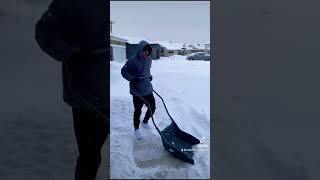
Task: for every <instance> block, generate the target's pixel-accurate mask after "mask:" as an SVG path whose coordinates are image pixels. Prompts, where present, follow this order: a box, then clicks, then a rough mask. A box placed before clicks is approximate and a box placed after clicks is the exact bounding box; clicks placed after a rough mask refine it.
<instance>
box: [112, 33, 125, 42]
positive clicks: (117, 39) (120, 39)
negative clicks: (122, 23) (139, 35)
mask: <svg viewBox="0 0 320 180" xmlns="http://www.w3.org/2000/svg"><path fill="white" fill-rule="evenodd" d="M110 38H111V40H116V41H122V42H126V41H128V40H127V39H125V38H124V37H122V36H118V35H115V34H113V33H110Z"/></svg>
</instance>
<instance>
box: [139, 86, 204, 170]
mask: <svg viewBox="0 0 320 180" xmlns="http://www.w3.org/2000/svg"><path fill="white" fill-rule="evenodd" d="M153 92H154V93H155V94H156V95H157V96H158V97H159V98H160V99H161V101H162V103H163V105H164V107H165V109H166V112H167V114H168V116H169V117H170V119H171V124H170V125H169V126H167V127H166V128H164V129H163V130H162V131H160V130H159V128H158V126H157V125H156V124H155V122H154V119H153V115H152V114H153V113H152V111H151V106H150V104H149V103H148V102H147V101H146V100H145V99H144V98H143V97H141V96H138V97H140V98H141V99H142V100H143V101H144V102H145V103H146V105H147V107H148V109H149V110H150V113H151V118H152V122H153V124H154V126H155V128H156V129H157V131H158V133H159V134H160V136H161V139H162V144H163V147H164V148H165V149H166V150H167V151H168V152H169V153H171V154H172V155H173V156H174V157H176V158H178V159H180V160H183V161H185V162H188V163H190V164H194V160H193V159H192V157H193V151H192V145H196V144H199V143H200V140H199V139H197V138H195V137H194V136H192V135H190V134H188V133H186V132H184V131H182V130H181V129H180V128H179V127H178V125H177V124H176V122H175V121H174V120H173V118H172V117H171V115H170V114H169V112H168V109H167V107H166V104H165V103H164V100H163V99H162V97H161V96H160V95H159V94H158V93H157V92H156V91H154V90H153ZM134 93H135V92H134ZM135 94H137V93H135Z"/></svg>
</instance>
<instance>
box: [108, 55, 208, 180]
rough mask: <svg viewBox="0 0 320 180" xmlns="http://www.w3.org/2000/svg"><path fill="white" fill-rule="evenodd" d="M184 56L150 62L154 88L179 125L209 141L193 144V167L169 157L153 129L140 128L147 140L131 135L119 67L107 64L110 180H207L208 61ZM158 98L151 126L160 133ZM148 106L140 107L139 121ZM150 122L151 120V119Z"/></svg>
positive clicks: (162, 120) (162, 118) (163, 122)
mask: <svg viewBox="0 0 320 180" xmlns="http://www.w3.org/2000/svg"><path fill="white" fill-rule="evenodd" d="M185 58H186V57H185V56H179V55H174V56H170V57H161V58H160V60H156V61H153V64H152V68H151V73H152V75H153V81H152V84H153V87H154V89H155V91H157V92H158V93H159V94H160V95H161V96H162V97H163V99H164V101H165V103H166V105H167V108H168V110H169V112H170V114H171V116H172V117H173V118H174V120H175V121H176V123H177V124H178V126H179V127H180V128H181V129H182V130H183V131H186V132H188V133H190V134H192V135H194V136H195V137H197V138H199V139H202V138H203V137H205V139H206V140H207V141H205V143H204V144H203V145H205V146H206V147H198V146H195V148H196V149H197V151H195V152H194V160H195V165H191V164H188V163H186V162H183V161H181V160H179V159H176V158H174V157H173V156H171V155H170V154H169V153H168V152H167V151H166V150H165V149H164V148H163V146H162V142H161V138H160V136H159V134H158V133H157V131H156V130H155V128H154V126H153V124H150V125H151V126H152V130H145V129H143V128H142V127H140V129H141V131H142V133H143V135H144V137H145V139H144V140H143V141H137V140H135V138H134V135H133V131H134V128H133V120H132V119H133V117H132V116H133V111H134V109H133V102H132V97H131V95H130V94H129V85H128V82H127V81H126V80H124V79H123V78H122V76H121V74H120V71H121V67H122V66H123V63H117V62H110V66H111V71H110V73H111V74H110V75H111V78H110V79H111V86H110V87H111V90H110V93H111V94H110V95H111V96H110V104H111V108H110V120H111V136H110V137H111V139H110V177H111V178H148V179H150V178H153V179H154V178H209V177H210V144H209V140H210V129H209V127H210V94H209V93H210V81H209V80H210V79H209V78H210V76H209V75H210V62H206V61H187V60H186V59H185ZM154 96H155V99H156V107H157V109H156V112H155V114H154V120H155V123H156V124H157V125H158V127H159V128H160V130H162V129H163V128H165V127H166V126H167V125H169V124H170V119H169V118H168V115H167V114H166V112H165V109H164V107H163V104H162V102H161V100H160V99H159V98H158V97H157V96H156V95H155V94H154ZM146 110H147V109H146V107H143V112H142V115H141V119H142V118H143V116H144V114H145V112H146ZM150 122H151V120H150Z"/></svg>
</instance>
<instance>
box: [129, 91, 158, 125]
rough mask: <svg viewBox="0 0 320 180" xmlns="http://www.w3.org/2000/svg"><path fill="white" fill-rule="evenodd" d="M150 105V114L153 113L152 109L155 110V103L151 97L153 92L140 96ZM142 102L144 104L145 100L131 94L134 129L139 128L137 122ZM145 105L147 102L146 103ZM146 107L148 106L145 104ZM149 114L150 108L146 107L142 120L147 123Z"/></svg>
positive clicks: (138, 121)
mask: <svg viewBox="0 0 320 180" xmlns="http://www.w3.org/2000/svg"><path fill="white" fill-rule="evenodd" d="M142 97H143V98H144V99H145V100H146V101H147V102H148V103H149V104H150V106H151V111H152V114H153V113H154V111H155V110H156V103H155V100H154V97H153V94H152V93H151V94H149V95H146V96H142ZM143 104H145V102H144V101H143V100H142V99H141V98H140V97H139V96H133V105H134V114H133V125H134V128H135V129H139V124H140V115H141V109H142V106H143ZM146 106H147V104H146ZM147 107H148V106H147ZM150 117H151V114H150V110H149V108H148V110H147V112H146V114H145V116H144V119H143V122H145V123H147V122H148V120H149V119H150Z"/></svg>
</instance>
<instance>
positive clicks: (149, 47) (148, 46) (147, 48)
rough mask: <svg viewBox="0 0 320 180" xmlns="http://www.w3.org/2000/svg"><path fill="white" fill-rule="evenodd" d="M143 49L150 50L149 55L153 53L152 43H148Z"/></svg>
mask: <svg viewBox="0 0 320 180" xmlns="http://www.w3.org/2000/svg"><path fill="white" fill-rule="evenodd" d="M143 51H148V56H149V55H150V54H151V51H152V47H151V45H150V44H147V45H146V46H145V47H144V48H143Z"/></svg>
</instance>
